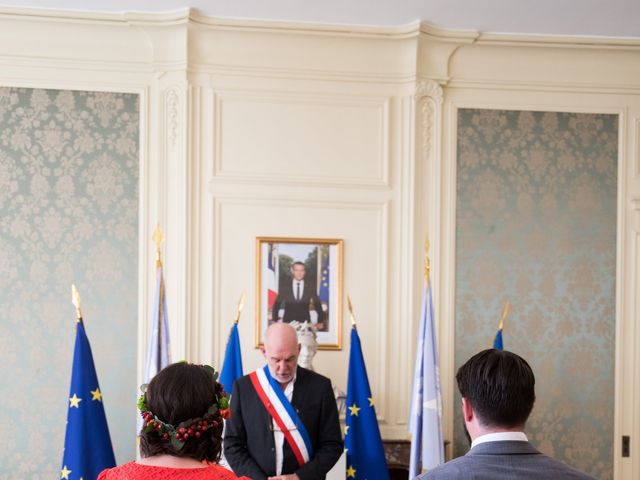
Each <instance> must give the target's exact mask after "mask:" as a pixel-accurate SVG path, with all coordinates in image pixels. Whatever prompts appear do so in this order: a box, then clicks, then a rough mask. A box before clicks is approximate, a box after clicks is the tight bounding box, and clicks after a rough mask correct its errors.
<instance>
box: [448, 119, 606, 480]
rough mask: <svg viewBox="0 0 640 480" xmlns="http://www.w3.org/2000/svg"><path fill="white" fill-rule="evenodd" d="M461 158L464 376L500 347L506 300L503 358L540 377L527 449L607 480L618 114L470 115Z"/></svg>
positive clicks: (463, 122)
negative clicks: (476, 360)
mask: <svg viewBox="0 0 640 480" xmlns="http://www.w3.org/2000/svg"><path fill="white" fill-rule="evenodd" d="M457 148H458V155H457V213H456V304H455V309H456V319H455V322H456V324H455V327H456V335H455V352H456V354H455V357H456V366H457V367H459V366H460V365H462V363H464V362H465V361H466V360H467V359H468V358H469V357H470V356H472V355H473V354H475V353H477V352H478V351H480V350H483V349H485V348H489V347H491V346H492V342H493V336H494V335H495V332H496V329H497V325H498V321H499V318H500V313H501V311H502V308H503V306H504V303H505V301H507V300H509V301H510V302H511V312H510V314H509V317H508V318H507V320H506V324H505V329H504V344H505V349H507V350H511V351H514V352H516V353H518V354H519V355H521V356H523V357H524V358H525V359H527V361H529V363H530V364H531V366H532V368H533V370H534V373H535V375H536V395H537V400H536V404H535V406H534V410H533V413H532V416H531V418H530V419H529V422H528V424H527V434H528V435H529V438H530V440H531V441H532V442H533V443H534V445H536V446H537V447H538V448H539V449H541V450H542V451H543V452H545V453H548V454H550V455H552V456H554V457H557V458H559V459H560V460H563V461H565V462H567V463H569V464H571V465H573V466H575V467H577V468H580V469H582V470H585V471H587V472H589V473H590V474H592V475H593V476H595V477H596V478H600V479H611V478H612V475H613V414H614V357H615V276H616V271H615V267H616V197H617V149H618V118H617V116H615V115H600V114H583V113H557V112H529V111H504V110H475V109H462V110H459V116H458V139H457ZM455 401H456V403H455V406H454V409H455V412H456V420H455V438H454V454H455V455H462V454H464V453H465V452H466V451H467V450H468V444H467V442H466V440H465V438H464V434H463V430H462V418H461V415H460V412H459V396H456V400H455Z"/></svg>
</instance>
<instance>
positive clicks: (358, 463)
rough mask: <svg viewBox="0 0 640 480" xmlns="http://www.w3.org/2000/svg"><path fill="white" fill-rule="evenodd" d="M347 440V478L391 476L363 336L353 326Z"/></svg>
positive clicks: (348, 389) (380, 478)
mask: <svg viewBox="0 0 640 480" xmlns="http://www.w3.org/2000/svg"><path fill="white" fill-rule="evenodd" d="M344 444H345V447H346V452H347V473H346V475H347V477H346V478H353V479H360V480H373V479H376V480H385V479H388V478H389V471H388V470H387V461H386V460H385V457H384V448H383V446H382V438H381V437H380V430H379V429H378V419H377V418H376V409H375V407H374V406H373V398H372V396H371V388H370V387H369V378H368V377H367V369H366V367H365V364H364V357H363V356H362V347H361V346H360V337H359V336H358V332H357V331H356V328H355V327H352V329H351V352H350V353H349V376H348V380H347V413H346V427H345V436H344Z"/></svg>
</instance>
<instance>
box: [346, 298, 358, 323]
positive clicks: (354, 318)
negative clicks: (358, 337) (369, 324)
mask: <svg viewBox="0 0 640 480" xmlns="http://www.w3.org/2000/svg"><path fill="white" fill-rule="evenodd" d="M347 304H348V305H349V317H350V318H351V326H352V327H353V328H355V329H356V330H357V329H358V327H357V325H356V317H355V316H354V315H353V305H352V304H351V297H350V296H349V294H347Z"/></svg>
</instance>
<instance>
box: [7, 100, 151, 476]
mask: <svg viewBox="0 0 640 480" xmlns="http://www.w3.org/2000/svg"><path fill="white" fill-rule="evenodd" d="M138 109H139V107H138V96H137V95H132V94H120V93H100V92H73V91H59V90H40V89H36V90H33V89H26V88H0V219H1V222H0V306H1V308H0V365H2V367H1V371H2V375H1V376H2V381H1V382H0V438H2V441H0V445H1V447H0V465H1V466H2V468H1V469H0V479H2V480H8V479H41V478H42V479H44V478H46V479H56V478H60V462H61V461H62V449H63V446H64V432H65V422H66V415H67V406H68V404H69V402H68V393H69V382H70V379H71V360H72V354H73V346H74V338H75V311H74V307H73V305H72V304H71V283H75V284H76V286H77V287H78V290H79V292H80V295H81V297H82V304H83V311H84V317H85V326H86V329H87V334H88V336H89V340H90V341H91V346H92V349H93V355H94V359H95V362H96V368H97V371H98V379H99V381H100V387H101V390H102V392H103V395H104V397H103V398H104V404H105V407H106V414H107V420H108V422H109V427H110V430H111V438H112V441H113V443H114V448H115V452H116V458H117V460H118V461H119V462H122V461H125V460H129V459H132V458H133V457H134V455H135V425H136V410H135V402H136V386H135V375H136V370H135V368H132V366H135V364H136V336H137V326H136V325H137V320H136V317H137V281H138V280H137V270H138V268H137V257H138V251H137V245H138V163H139V162H138V131H139V127H138V125H139V114H138Z"/></svg>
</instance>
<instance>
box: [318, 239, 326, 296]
mask: <svg viewBox="0 0 640 480" xmlns="http://www.w3.org/2000/svg"><path fill="white" fill-rule="evenodd" d="M318 254H319V255H320V288H319V289H318V297H319V298H320V301H321V302H322V303H323V304H324V305H326V306H327V308H328V305H329V253H328V252H322V251H321V250H320V249H318Z"/></svg>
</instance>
